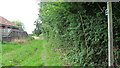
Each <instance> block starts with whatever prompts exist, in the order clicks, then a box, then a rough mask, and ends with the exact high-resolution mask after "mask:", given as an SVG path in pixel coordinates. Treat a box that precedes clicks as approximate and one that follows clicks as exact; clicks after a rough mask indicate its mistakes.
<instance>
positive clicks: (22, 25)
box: [12, 21, 25, 30]
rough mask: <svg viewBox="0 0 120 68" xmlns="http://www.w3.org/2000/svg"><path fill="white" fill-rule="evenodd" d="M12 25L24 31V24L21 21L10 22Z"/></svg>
mask: <svg viewBox="0 0 120 68" xmlns="http://www.w3.org/2000/svg"><path fill="white" fill-rule="evenodd" d="M12 23H14V24H16V25H17V26H19V29H20V30H24V29H25V27H24V24H23V23H22V22H21V21H12Z"/></svg>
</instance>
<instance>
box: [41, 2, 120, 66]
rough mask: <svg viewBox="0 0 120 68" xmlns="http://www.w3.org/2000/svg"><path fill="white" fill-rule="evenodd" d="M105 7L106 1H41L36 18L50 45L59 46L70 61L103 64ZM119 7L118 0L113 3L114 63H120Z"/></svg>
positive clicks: (105, 47) (88, 64)
mask: <svg viewBox="0 0 120 68" xmlns="http://www.w3.org/2000/svg"><path fill="white" fill-rule="evenodd" d="M105 8H106V3H80V2H68V3H67V2H42V3H40V14H39V19H40V20H41V21H42V22H43V23H42V32H43V35H44V37H45V39H46V40H48V41H49V42H50V43H51V44H52V45H55V46H57V45H58V46H63V47H64V48H65V51H66V58H68V59H69V60H70V61H71V62H72V63H73V64H74V65H79V66H93V65H94V66H99V65H100V66H101V65H102V66H107V65H108V64H107V62H108V53H107V48H108V45H107V44H108V37H107V35H108V34H107V16H105ZM119 9H120V7H119V3H113V10H114V11H113V21H114V49H115V51H114V55H115V63H114V64H115V65H119V64H120V52H119V49H120V27H119V26H120V15H118V13H120V10H119ZM115 10H116V11H117V12H116V11H115ZM116 49H117V50H116Z"/></svg>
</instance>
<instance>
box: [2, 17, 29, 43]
mask: <svg viewBox="0 0 120 68" xmlns="http://www.w3.org/2000/svg"><path fill="white" fill-rule="evenodd" d="M26 36H28V34H27V32H26V31H23V30H19V27H18V26H17V25H15V24H13V23H11V22H10V21H8V20H7V19H5V18H3V17H1V16H0V42H2V41H12V40H13V39H16V38H17V39H19V38H22V37H26Z"/></svg>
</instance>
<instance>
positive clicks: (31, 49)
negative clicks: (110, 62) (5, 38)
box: [2, 39, 64, 66]
mask: <svg viewBox="0 0 120 68" xmlns="http://www.w3.org/2000/svg"><path fill="white" fill-rule="evenodd" d="M2 50H3V52H2V66H61V65H64V61H62V60H61V59H60V56H61V54H60V53H57V52H55V51H54V49H53V47H51V46H50V45H49V44H48V43H47V42H46V41H44V39H38V40H32V41H29V42H28V43H25V44H19V43H15V42H9V43H4V44H2Z"/></svg>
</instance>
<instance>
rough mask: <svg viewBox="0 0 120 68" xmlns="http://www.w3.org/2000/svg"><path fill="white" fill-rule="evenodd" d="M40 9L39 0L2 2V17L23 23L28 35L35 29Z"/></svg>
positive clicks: (9, 0)
mask: <svg viewBox="0 0 120 68" xmlns="http://www.w3.org/2000/svg"><path fill="white" fill-rule="evenodd" d="M38 8H39V6H38V3H37V0H0V16H2V17H4V18H6V19H7V20H9V21H14V20H18V21H21V22H22V23H23V24H24V26H25V31H27V32H28V34H31V33H32V31H33V30H34V28H35V26H34V21H35V20H36V19H37V18H38V11H39V9H38Z"/></svg>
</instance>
